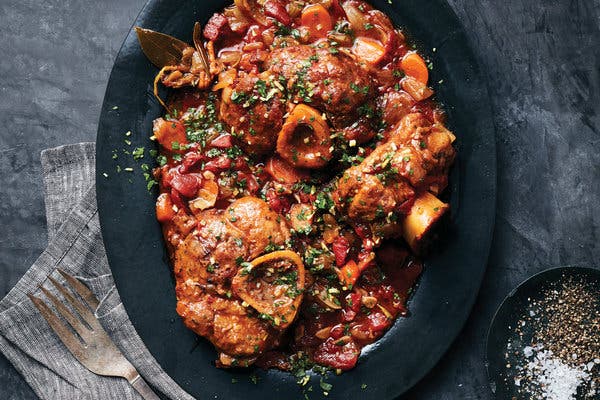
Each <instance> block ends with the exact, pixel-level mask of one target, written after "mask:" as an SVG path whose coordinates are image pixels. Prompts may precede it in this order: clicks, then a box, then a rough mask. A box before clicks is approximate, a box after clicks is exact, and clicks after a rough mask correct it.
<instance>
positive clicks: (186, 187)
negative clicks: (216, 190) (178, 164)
mask: <svg viewBox="0 0 600 400" xmlns="http://www.w3.org/2000/svg"><path fill="white" fill-rule="evenodd" d="M200 184H201V180H200V179H199V177H198V176H195V175H189V174H185V175H180V174H178V175H175V176H174V177H173V179H172V180H171V187H172V188H173V189H175V190H177V191H178V192H179V193H181V194H182V195H183V196H185V197H190V198H191V197H195V196H196V194H198V189H199V188H200Z"/></svg>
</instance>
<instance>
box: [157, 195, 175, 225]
mask: <svg viewBox="0 0 600 400" xmlns="http://www.w3.org/2000/svg"><path fill="white" fill-rule="evenodd" d="M174 216H175V210H174V209H173V201H172V200H171V196H169V194H168V193H161V194H160V196H158V199H156V219H158V220H159V221H160V222H169V221H170V220H172V219H173V217H174Z"/></svg>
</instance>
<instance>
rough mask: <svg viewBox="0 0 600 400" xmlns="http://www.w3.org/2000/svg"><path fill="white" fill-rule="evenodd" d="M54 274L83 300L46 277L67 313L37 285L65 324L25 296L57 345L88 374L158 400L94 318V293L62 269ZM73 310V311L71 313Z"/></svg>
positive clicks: (37, 299)
mask: <svg viewBox="0 0 600 400" xmlns="http://www.w3.org/2000/svg"><path fill="white" fill-rule="evenodd" d="M57 271H58V273H59V274H60V275H61V276H62V277H63V278H64V279H65V281H66V282H67V285H68V286H70V288H71V289H72V290H73V291H74V293H77V295H79V297H81V299H83V301H82V300H80V299H79V298H77V296H75V295H74V293H73V292H71V291H70V290H69V289H67V287H65V286H63V285H62V284H61V283H59V282H58V281H57V280H55V279H53V278H52V277H50V276H49V277H48V280H49V281H50V282H51V283H52V285H53V286H54V287H55V288H56V290H57V291H58V292H59V293H60V294H61V295H62V297H64V299H66V302H67V303H68V304H69V305H70V306H71V308H72V309H71V310H70V309H69V307H67V305H65V303H64V302H63V301H61V300H60V299H59V298H58V297H56V296H55V295H54V294H52V293H51V292H50V291H49V290H48V289H46V288H44V287H43V286H41V285H40V290H41V291H42V293H43V294H44V295H45V296H46V297H47V298H48V299H49V300H50V302H51V303H52V305H53V306H54V308H55V310H56V312H57V313H58V315H60V317H62V318H63V319H64V320H65V321H66V322H67V324H65V323H63V322H62V321H61V318H60V317H59V316H58V315H57V314H56V313H55V312H54V311H53V310H52V309H51V308H50V306H48V305H47V304H46V303H45V302H44V301H43V300H42V299H40V298H39V297H36V296H34V295H32V294H27V296H28V297H29V298H30V299H31V301H32V302H33V304H34V305H35V306H36V308H37V309H38V310H39V312H40V314H41V315H42V317H44V319H45V320H46V321H47V322H48V325H50V327H51V328H52V330H53V331H54V333H56V335H57V336H58V338H59V339H60V340H61V342H63V344H64V345H65V346H66V347H67V349H68V350H69V351H70V352H71V354H73V356H74V357H75V358H76V359H77V360H78V361H79V362H80V363H81V364H82V365H83V366H84V367H86V368H87V369H89V370H90V371H91V372H93V373H95V374H97V375H103V376H117V377H122V378H125V379H127V381H129V383H130V384H131V385H132V386H133V387H134V389H135V390H137V392H138V393H139V394H140V395H142V397H143V398H144V399H146V400H158V399H159V397H158V396H157V395H156V393H154V392H153V391H152V389H151V388H150V386H148V384H147V383H146V381H144V379H143V378H142V377H141V376H140V374H139V373H138V372H137V371H136V369H135V367H134V366H133V365H132V364H131V363H130V362H129V361H128V360H127V359H126V358H125V356H124V355H123V353H121V351H120V350H119V349H118V348H117V346H116V345H115V344H114V342H113V341H112V340H111V339H110V337H109V336H108V334H107V333H106V331H105V330H104V328H102V325H100V322H99V321H98V319H97V318H96V317H95V316H94V313H93V310H95V309H96V308H97V307H98V305H99V304H100V302H99V301H98V299H97V298H96V296H95V295H94V293H92V291H91V290H90V289H88V288H87V287H86V286H85V285H84V284H83V283H81V282H80V281H79V280H77V279H76V278H74V277H73V276H71V275H69V274H67V273H66V272H64V271H63V270H61V269H57ZM73 310H74V311H76V312H75V313H74V312H73ZM69 327H70V328H69Z"/></svg>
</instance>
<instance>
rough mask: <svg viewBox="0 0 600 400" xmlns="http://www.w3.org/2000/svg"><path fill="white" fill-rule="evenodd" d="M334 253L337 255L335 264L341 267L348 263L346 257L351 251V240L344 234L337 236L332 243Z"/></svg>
mask: <svg viewBox="0 0 600 400" xmlns="http://www.w3.org/2000/svg"><path fill="white" fill-rule="evenodd" d="M332 247H333V254H334V255H335V264H336V265H337V266H338V268H341V267H342V266H344V264H345V263H346V257H348V252H349V251H350V242H348V239H346V238H345V237H343V236H338V237H337V238H335V240H334V241H333V244H332Z"/></svg>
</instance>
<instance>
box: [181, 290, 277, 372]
mask: <svg viewBox="0 0 600 400" xmlns="http://www.w3.org/2000/svg"><path fill="white" fill-rule="evenodd" d="M177 313H178V314H179V315H180V316H181V317H182V318H183V321H184V323H185V325H186V326H187V327H188V328H189V329H191V330H193V331H194V332H196V333H197V334H198V335H200V336H203V337H205V338H207V339H208V340H210V341H211V342H212V344H213V345H214V346H215V347H216V348H217V349H218V351H219V362H220V364H221V365H222V366H230V365H232V364H237V365H239V366H247V365H249V364H252V363H253V362H254V361H255V359H256V357H257V355H258V354H260V353H261V352H263V351H265V350H269V349H270V348H272V347H273V346H274V345H275V344H276V343H277V341H278V340H279V336H280V333H279V332H278V331H276V330H275V329H273V328H272V327H271V326H270V324H269V323H268V322H267V321H264V320H261V319H259V318H257V317H256V315H253V314H252V311H251V309H249V308H247V307H244V306H243V305H242V302H241V301H240V300H235V299H227V298H223V297H220V296H216V295H213V294H210V293H204V292H201V295H199V296H198V299H188V298H183V299H179V301H178V302H177Z"/></svg>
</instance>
